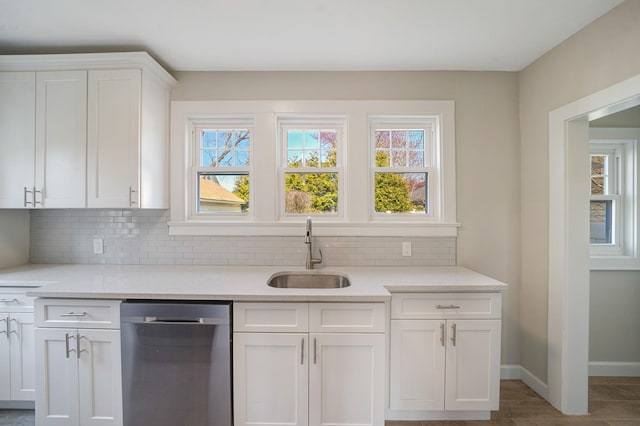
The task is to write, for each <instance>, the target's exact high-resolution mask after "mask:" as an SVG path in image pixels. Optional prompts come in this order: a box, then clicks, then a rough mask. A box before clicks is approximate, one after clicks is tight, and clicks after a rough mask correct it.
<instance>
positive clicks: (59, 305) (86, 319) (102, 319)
mask: <svg viewBox="0 0 640 426" xmlns="http://www.w3.org/2000/svg"><path fill="white" fill-rule="evenodd" d="M35 316H36V327H78V328H113V329H119V328H120V301H119V300H86V299H83V300H80V299H36V301H35Z"/></svg>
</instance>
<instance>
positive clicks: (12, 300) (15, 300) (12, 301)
mask: <svg viewBox="0 0 640 426" xmlns="http://www.w3.org/2000/svg"><path fill="white" fill-rule="evenodd" d="M0 302H2V303H17V302H18V299H0Z"/></svg>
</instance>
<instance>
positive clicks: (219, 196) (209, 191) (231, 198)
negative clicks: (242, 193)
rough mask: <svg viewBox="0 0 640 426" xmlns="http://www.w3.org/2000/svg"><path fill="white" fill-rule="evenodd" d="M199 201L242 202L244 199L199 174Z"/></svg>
mask: <svg viewBox="0 0 640 426" xmlns="http://www.w3.org/2000/svg"><path fill="white" fill-rule="evenodd" d="M200 201H216V202H219V203H232V204H244V203H245V201H244V200H243V199H242V198H240V197H238V196H237V195H236V194H234V193H233V192H231V191H228V190H226V189H225V188H224V187H223V186H222V185H220V184H219V183H217V182H215V181H213V180H211V179H207V178H205V177H204V176H200Z"/></svg>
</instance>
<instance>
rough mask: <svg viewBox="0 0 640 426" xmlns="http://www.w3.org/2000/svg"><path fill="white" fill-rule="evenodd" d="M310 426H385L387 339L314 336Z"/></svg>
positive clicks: (368, 336) (374, 335) (365, 335)
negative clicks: (385, 346) (385, 347)
mask: <svg viewBox="0 0 640 426" xmlns="http://www.w3.org/2000/svg"><path fill="white" fill-rule="evenodd" d="M310 337H311V340H312V345H313V347H314V349H313V353H312V354H311V358H313V359H311V360H310V362H309V423H310V424H311V425H313V426H315V425H383V424H384V365H385V361H384V335H383V334H349V333H345V334H311V335H310Z"/></svg>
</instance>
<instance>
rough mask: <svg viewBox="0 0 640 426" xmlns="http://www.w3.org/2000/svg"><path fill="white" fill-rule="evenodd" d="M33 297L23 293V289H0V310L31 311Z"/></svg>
mask: <svg viewBox="0 0 640 426" xmlns="http://www.w3.org/2000/svg"><path fill="white" fill-rule="evenodd" d="M33 300H34V298H33V297H29V296H27V295H26V294H25V289H15V290H14V289H7V288H3V289H2V290H0V312H26V311H29V312H31V311H33Z"/></svg>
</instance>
